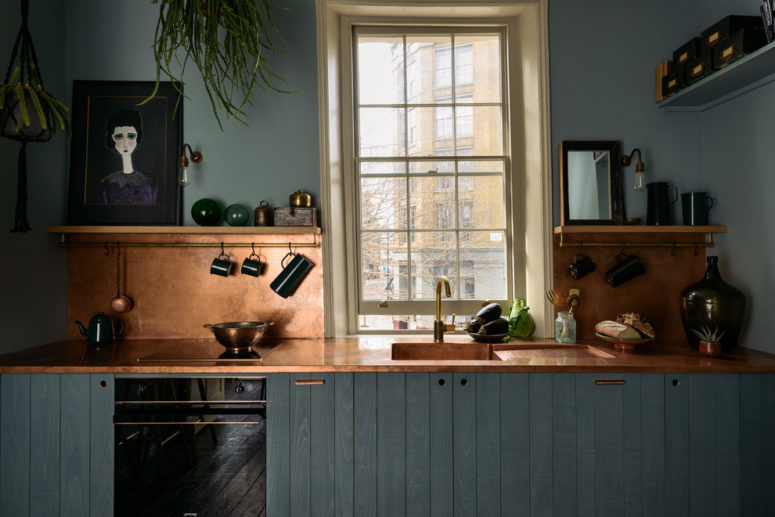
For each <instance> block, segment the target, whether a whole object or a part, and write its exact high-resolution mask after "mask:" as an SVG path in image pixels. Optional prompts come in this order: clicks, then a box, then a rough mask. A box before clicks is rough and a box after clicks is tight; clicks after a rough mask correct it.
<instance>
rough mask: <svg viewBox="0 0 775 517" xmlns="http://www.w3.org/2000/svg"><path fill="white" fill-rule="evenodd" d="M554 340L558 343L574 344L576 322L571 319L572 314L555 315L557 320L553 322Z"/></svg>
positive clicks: (561, 313) (560, 313) (559, 313)
mask: <svg viewBox="0 0 775 517" xmlns="http://www.w3.org/2000/svg"><path fill="white" fill-rule="evenodd" d="M554 339H556V340H557V342H558V343H575V342H576V320H575V319H573V314H572V313H568V312H558V313H557V319H556V320H554Z"/></svg>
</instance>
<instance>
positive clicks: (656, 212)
mask: <svg viewBox="0 0 775 517" xmlns="http://www.w3.org/2000/svg"><path fill="white" fill-rule="evenodd" d="M646 188H647V189H648V192H647V204H646V224H648V225H669V224H671V222H670V220H671V219H672V218H671V217H670V212H671V211H672V206H671V205H672V204H673V203H675V202H676V201H678V189H676V188H675V185H670V184H669V183H668V182H666V181H655V182H652V183H647V184H646ZM671 192H673V193H674V194H675V198H673V199H670V198H671V195H670V193H671Z"/></svg>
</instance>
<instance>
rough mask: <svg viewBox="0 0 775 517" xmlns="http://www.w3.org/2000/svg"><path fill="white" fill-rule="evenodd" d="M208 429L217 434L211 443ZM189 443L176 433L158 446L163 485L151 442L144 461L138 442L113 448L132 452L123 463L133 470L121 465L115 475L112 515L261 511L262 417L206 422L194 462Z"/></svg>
mask: <svg viewBox="0 0 775 517" xmlns="http://www.w3.org/2000/svg"><path fill="white" fill-rule="evenodd" d="M210 428H212V429H214V430H215V432H216V437H217V446H215V447H213V440H212V435H211V431H210ZM188 429H191V428H190V427H188ZM167 431H169V430H167ZM145 432H146V433H148V432H149V429H148V428H146V430H145ZM189 432H190V431H189ZM188 439H189V441H190V439H191V437H188ZM150 441H151V442H153V440H150ZM187 445H188V444H187V441H186V439H185V438H184V436H183V435H181V434H178V435H177V436H175V437H174V438H172V439H171V440H170V441H169V442H167V443H166V444H165V445H164V446H163V447H162V451H163V457H164V463H163V468H162V470H163V472H164V481H163V483H160V482H159V468H160V467H159V465H158V464H157V462H156V459H155V455H154V454H153V448H154V445H150V455H147V456H146V457H145V459H143V455H141V454H140V450H139V449H138V448H137V446H134V447H127V448H126V450H124V451H121V452H118V451H117V456H118V455H119V454H126V455H131V457H130V458H129V459H128V460H127V461H124V462H123V464H125V465H130V466H131V468H126V467H125V468H123V469H121V471H120V472H117V473H116V476H117V478H118V482H117V483H116V491H115V501H116V504H115V515H116V516H119V517H123V516H130V515H131V516H146V517H152V516H153V517H155V516H163V517H171V516H181V517H182V516H198V517H202V516H234V517H241V516H264V515H265V512H266V426H265V424H264V421H263V419H262V420H261V423H260V424H257V425H255V424H253V425H251V424H244V425H210V426H207V427H206V428H204V429H202V430H201V431H200V432H199V433H197V436H196V438H195V440H194V447H193V455H194V456H195V461H194V460H193V458H192V453H191V448H190V447H187ZM117 462H118V457H117Z"/></svg>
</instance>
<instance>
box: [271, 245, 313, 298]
mask: <svg viewBox="0 0 775 517" xmlns="http://www.w3.org/2000/svg"><path fill="white" fill-rule="evenodd" d="M290 257H293V258H292V259H291V260H290V261H289V262H288V265H286V264H285V261H286V260H287V259H288V258H290ZM281 264H282V266H283V270H282V271H280V274H279V275H277V278H275V279H274V280H272V283H271V284H269V287H271V288H272V291H274V292H276V293H277V294H279V295H280V296H282V297H283V298H288V297H289V296H290V295H292V294H293V293H294V291H296V288H297V287H299V284H301V281H302V280H304V277H305V276H307V273H309V270H310V269H312V266H314V264H313V263H312V262H310V261H309V259H307V257H305V256H304V255H301V254H294V253H288V254H286V255H285V257H283V260H282V262H281Z"/></svg>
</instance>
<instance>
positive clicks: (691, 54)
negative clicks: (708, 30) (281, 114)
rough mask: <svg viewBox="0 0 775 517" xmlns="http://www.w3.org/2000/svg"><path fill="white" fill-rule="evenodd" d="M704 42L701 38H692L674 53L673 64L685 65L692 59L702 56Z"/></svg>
mask: <svg viewBox="0 0 775 517" xmlns="http://www.w3.org/2000/svg"><path fill="white" fill-rule="evenodd" d="M701 42H702V40H701V39H700V38H692V39H690V40H689V41H687V42H686V43H684V44H683V45H681V46H680V47H678V48H677V49H675V50H674V51H673V64H675V65H683V64H685V63H686V62H687V61H689V60H690V59H694V58H695V57H697V56H699V55H700V47H701Z"/></svg>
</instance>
